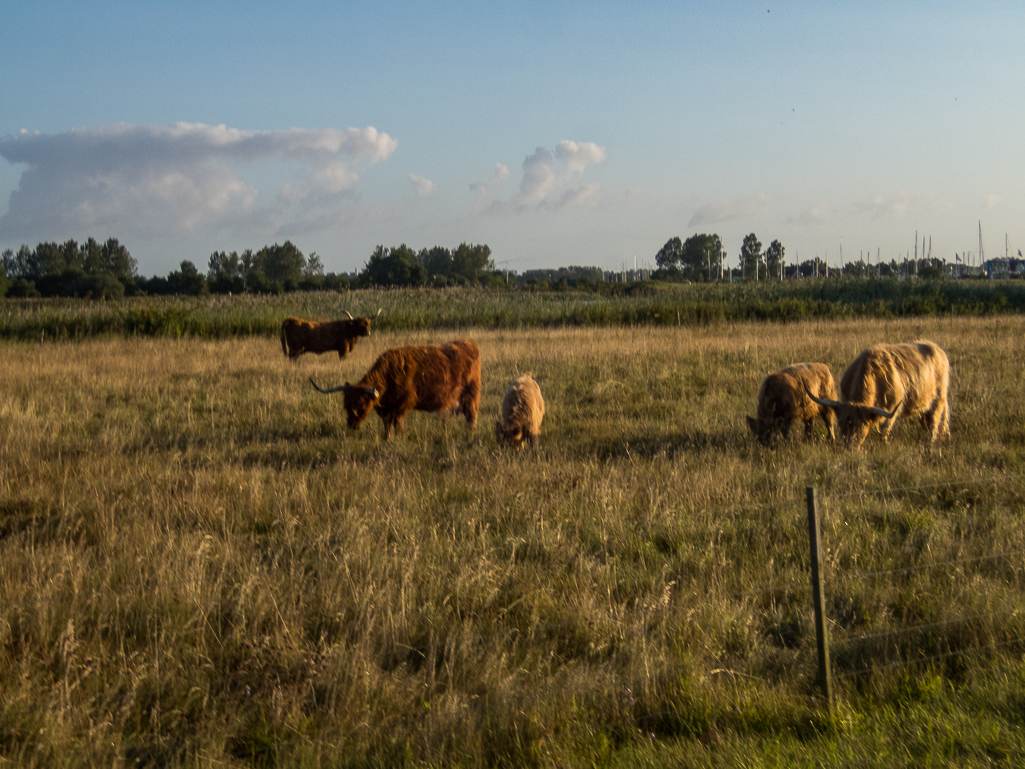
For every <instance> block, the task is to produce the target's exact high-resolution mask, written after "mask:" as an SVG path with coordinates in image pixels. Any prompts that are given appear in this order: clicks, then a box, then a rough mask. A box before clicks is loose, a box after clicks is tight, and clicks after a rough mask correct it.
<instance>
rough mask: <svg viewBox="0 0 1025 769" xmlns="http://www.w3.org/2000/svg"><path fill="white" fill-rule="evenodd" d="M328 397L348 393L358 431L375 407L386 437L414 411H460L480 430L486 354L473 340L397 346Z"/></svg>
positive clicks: (347, 411)
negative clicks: (482, 367)
mask: <svg viewBox="0 0 1025 769" xmlns="http://www.w3.org/2000/svg"><path fill="white" fill-rule="evenodd" d="M310 382H311V383H312V384H313V386H314V388H316V390H317V391H318V392H322V393H324V394H325V395H326V394H329V393H333V392H338V391H342V392H344V393H345V414H346V420H347V421H348V424H349V427H351V428H352V429H353V430H358V429H359V427H360V425H362V424H363V422H364V421H365V420H366V418H367V416H369V414H370V410H371V409H376V410H377V413H378V414H380V415H381V420H382V421H383V422H384V439H385V440H388V439H389V438H390V437H391V434H392V430H393V429H395V430H397V431H398V432H400V433H401V432H402V419H403V417H405V416H406V414H408V413H409V412H410V411H412V410H414V409H416V410H417V411H433V412H442V413H453V412H454V413H457V414H463V415H465V416H466V422H467V424H469V425H470V427H471V428H472V429H475V428H476V427H477V411H478V409H479V408H480V350H479V349H478V348H477V345H476V344H475V343H474V342H472V341H471V340H469V339H457V340H456V341H454V342H450V343H449V344H444V345H436V344H435V345H427V346H423V347H395V348H393V349H391V350H385V351H384V352H383V353H381V357H379V358H378V359H377V362H375V363H374V365H373V366H371V367H370V370H369V371H367V373H366V374H364V375H363V378H362V379H361V380H359V381H358V382H357V383H356V384H354V385H351V384H349V383H348V382H346V383H345V384H343V385H339V386H338V387H332V388H330V389H326V390H325V389H322V388H320V387H318V386H317V383H316V382H314V381H313V380H312V379H310Z"/></svg>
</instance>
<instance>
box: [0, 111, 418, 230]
mask: <svg viewBox="0 0 1025 769" xmlns="http://www.w3.org/2000/svg"><path fill="white" fill-rule="evenodd" d="M397 146H398V142H397V141H396V140H395V139H394V138H392V137H391V136H389V135H388V134H386V133H382V132H379V131H378V130H377V129H376V128H374V127H372V126H368V127H366V128H349V129H344V130H342V129H319V130H308V129H300V128H293V129H290V130H287V131H248V130H241V129H237V128H229V127H227V126H225V125H217V126H210V125H204V124H202V123H183V122H180V123H175V124H173V125H171V126H166V127H165V126H138V125H131V124H127V123H119V124H116V125H110V126H102V127H99V128H81V129H75V130H71V131H64V132H61V133H58V134H42V133H38V132H37V133H30V132H28V131H22V132H21V133H19V134H17V135H7V136H4V137H3V138H0V156H3V157H4V158H5V159H6V160H7V161H8V162H10V163H16V164H25V165H26V166H27V168H26V169H25V170H24V171H23V172H22V175H21V180H20V183H19V186H18V189H17V190H16V191H15V192H13V193H12V194H11V198H10V205H9V211H8V213H7V214H6V215H5V216H3V217H2V218H0V234H2V235H8V236H13V237H24V236H29V237H40V238H59V237H62V236H63V235H64V234H69V235H75V236H78V235H80V234H81V233H82V232H117V233H118V236H119V237H125V236H127V235H136V236H143V237H152V236H169V235H177V234H182V233H188V232H197V231H200V230H218V229H222V228H234V227H238V226H241V225H245V224H250V225H251V224H252V223H253V222H260V223H262V225H263V227H264V229H265V230H270V231H271V234H273V230H274V229H275V228H276V227H282V226H287V225H293V226H294V225H297V224H298V223H300V222H308V223H309V222H316V221H320V220H322V219H324V213H325V211H326V210H330V209H331V208H332V207H335V208H337V206H338V205H339V203H340V200H341V199H343V198H344V197H345V196H347V195H351V190H352V187H353V186H354V185H355V184H356V182H357V181H358V179H359V175H358V173H357V170H356V169H357V168H358V167H359V166H360V165H362V164H372V163H377V162H379V161H382V160H385V159H387V158H388V157H389V156H391V154H392V153H393V152H394V151H395V149H396V147H397ZM282 160H284V161H287V162H289V163H291V164H294V165H295V166H297V167H298V168H299V173H298V178H297V179H296V180H295V182H294V183H290V184H285V185H283V186H282V187H281V188H280V189H279V190H278V191H277V194H276V195H274V194H273V193H271V194H270V195H268V196H266V199H267V200H268V201H269V202H268V203H267V204H266V205H265V206H263V207H260V206H259V203H258V200H259V198H260V197H261V193H260V191H259V190H258V189H257V188H256V187H254V186H252V185H250V184H247V183H246V182H245V181H243V180H242V179H241V178H240V177H239V175H238V173H237V169H238V168H239V167H240V166H254V167H255V166H261V165H263V164H267V163H271V162H274V161H282Z"/></svg>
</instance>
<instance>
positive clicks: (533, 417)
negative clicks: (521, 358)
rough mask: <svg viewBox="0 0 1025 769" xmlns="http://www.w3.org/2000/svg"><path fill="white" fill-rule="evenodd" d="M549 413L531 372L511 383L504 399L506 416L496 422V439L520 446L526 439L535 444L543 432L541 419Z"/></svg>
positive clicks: (515, 446)
mask: <svg viewBox="0 0 1025 769" xmlns="http://www.w3.org/2000/svg"><path fill="white" fill-rule="evenodd" d="M544 416H545V399H544V398H542V397H541V388H540V387H538V386H537V382H535V381H534V377H533V375H532V374H531V372H529V371H528V372H527V373H526V374H524V375H523V376H521V377H520V378H519V379H515V380H513V381H512V382H510V383H509V389H508V390H506V391H505V398H503V399H502V419H501V421H498V422H495V439H496V440H497V441H498V443H499V444H505V445H508V446H512V447H514V448H517V449H521V448H523V442H524V441H530V443H531V445H533V444H534V441H535V440H537V436H539V435H540V434H541V420H542V419H544Z"/></svg>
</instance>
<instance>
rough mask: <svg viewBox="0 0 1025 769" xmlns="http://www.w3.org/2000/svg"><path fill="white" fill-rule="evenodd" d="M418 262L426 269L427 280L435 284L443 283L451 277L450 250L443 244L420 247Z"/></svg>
mask: <svg viewBox="0 0 1025 769" xmlns="http://www.w3.org/2000/svg"><path fill="white" fill-rule="evenodd" d="M418 256H419V259H420V263H421V264H423V266H424V269H425V270H427V281H428V282H429V283H432V284H435V285H445V284H446V283H448V280H449V278H450V277H452V252H451V251H449V250H448V249H447V248H445V247H444V246H434V247H433V248H430V249H427V248H425V249H422V250H421V251H420V253H419V255H418Z"/></svg>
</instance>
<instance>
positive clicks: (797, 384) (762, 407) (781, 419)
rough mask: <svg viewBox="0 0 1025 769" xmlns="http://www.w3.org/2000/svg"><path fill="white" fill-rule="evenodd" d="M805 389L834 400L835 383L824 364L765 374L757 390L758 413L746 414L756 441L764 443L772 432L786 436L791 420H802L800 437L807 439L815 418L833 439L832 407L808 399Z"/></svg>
mask: <svg viewBox="0 0 1025 769" xmlns="http://www.w3.org/2000/svg"><path fill="white" fill-rule="evenodd" d="M809 392H810V393H811V394H813V395H816V396H819V397H820V398H828V399H829V400H836V383H835V382H834V381H833V374H832V372H830V370H829V366H827V365H826V364H825V363H797V364H795V365H793V366H789V367H787V368H785V369H783V370H782V371H777V372H776V373H775V374H769V375H768V376H767V377H765V379H764V381H763V382H762V386H761V387H760V388H759V390H758V416H757V418H754V419H752V418H751V417H746V419H747V426H748V427H749V428H750V429H751V432H752V433H754V436H755V438H757V439H758V442H759V443H761V444H762V445H768V444H769V443H770V442H771V441H772V439H773V437H774V436H776V435H782V436H783V438H784V439H786V438H787V437H788V436H789V435H790V426H791V424H792V423H793V422H794V421H795V420H800V421H802V422H803V423H804V436H805V438H810V437H811V434H812V426H813V425H814V423H815V418H816V417H819V418H821V419H822V421H823V422H824V423H825V425H826V433H827V434H828V435H829V439H830V440H833V439H834V437H835V425H836V415H835V414H834V413H833V409H831V408H829V407H828V406H822V405H820V404H818V403H816V402H815V401H813V400H812V399H811V398H809V397H808V393H809Z"/></svg>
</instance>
